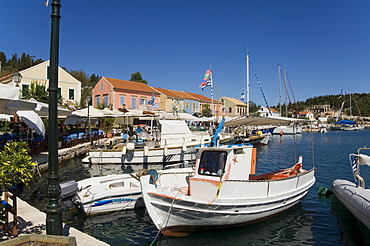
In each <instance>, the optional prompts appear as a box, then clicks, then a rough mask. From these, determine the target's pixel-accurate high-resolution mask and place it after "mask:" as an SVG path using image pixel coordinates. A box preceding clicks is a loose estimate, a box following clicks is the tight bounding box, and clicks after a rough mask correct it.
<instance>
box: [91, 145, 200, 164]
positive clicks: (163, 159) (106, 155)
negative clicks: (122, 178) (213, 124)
mask: <svg viewBox="0 0 370 246" xmlns="http://www.w3.org/2000/svg"><path fill="white" fill-rule="evenodd" d="M195 156H196V149H195V146H192V147H188V148H186V150H184V149H183V148H182V147H171V148H167V149H166V150H165V149H164V148H156V149H150V150H148V152H147V153H145V151H144V149H135V150H133V151H127V152H126V153H125V154H122V151H121V150H107V149H105V150H104V149H101V150H90V151H89V153H88V156H87V157H86V158H85V159H84V162H85V163H86V162H88V163H91V164H104V163H110V164H175V163H184V162H191V161H194V160H195Z"/></svg>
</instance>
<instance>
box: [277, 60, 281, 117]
mask: <svg viewBox="0 0 370 246" xmlns="http://www.w3.org/2000/svg"><path fill="white" fill-rule="evenodd" d="M280 73H281V68H280V64H279V65H278V90H279V105H280V116H282V111H281V110H282V107H281V83H280Z"/></svg>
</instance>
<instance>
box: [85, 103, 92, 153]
mask: <svg viewBox="0 0 370 246" xmlns="http://www.w3.org/2000/svg"><path fill="white" fill-rule="evenodd" d="M90 100H91V96H87V97H86V104H87V124H88V125H89V138H90V144H91V146H93V145H94V143H93V142H92V138H91V117H90Z"/></svg>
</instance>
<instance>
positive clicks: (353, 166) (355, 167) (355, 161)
mask: <svg viewBox="0 0 370 246" xmlns="http://www.w3.org/2000/svg"><path fill="white" fill-rule="evenodd" d="M352 171H353V172H356V171H357V157H355V159H354V160H353V162H352Z"/></svg>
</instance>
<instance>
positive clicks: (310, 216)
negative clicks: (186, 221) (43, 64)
mask: <svg viewBox="0 0 370 246" xmlns="http://www.w3.org/2000/svg"><path fill="white" fill-rule="evenodd" d="M364 146H370V130H363V131H358V132H349V131H348V132H339V131H329V132H328V133H325V134H320V133H303V134H300V135H297V136H292V135H283V136H282V137H280V136H275V135H274V136H273V137H272V138H271V141H270V143H269V144H268V145H266V146H258V148H257V172H258V173H261V172H266V171H273V170H276V169H281V168H286V167H289V166H292V165H294V164H295V161H294V160H296V159H297V158H298V156H303V168H305V169H310V168H311V167H312V166H313V164H314V166H315V168H316V174H315V176H316V183H315V184H314V186H313V187H312V188H311V189H310V191H309V193H308V194H307V196H306V197H304V198H303V199H302V201H301V202H300V203H299V204H298V205H297V206H295V207H294V208H292V209H290V210H288V211H286V212H285V213H283V214H281V215H279V216H277V217H275V218H272V219H270V220H267V221H263V222H261V223H258V224H255V225H250V226H245V227H240V228H234V229H227V230H217V231H204V232H197V233H194V234H191V235H189V236H187V237H184V238H173V237H162V238H160V240H159V242H158V243H157V244H158V245H184V244H185V243H186V244H189V245H302V244H303V245H314V244H315V245H366V244H367V245H370V231H369V230H368V229H367V228H365V227H364V226H363V225H362V224H361V222H359V221H358V220H357V219H356V218H355V217H354V216H353V215H351V213H350V212H349V211H348V210H347V209H346V208H344V207H343V205H342V204H341V203H340V202H339V201H336V199H334V198H333V199H332V197H322V196H319V195H318V193H317V190H318V188H319V187H320V186H324V187H326V188H330V186H331V183H332V182H333V181H334V180H335V179H337V178H341V179H348V180H353V175H352V172H351V168H350V164H349V159H348V155H349V154H350V153H354V152H355V151H356V150H357V148H360V147H364ZM142 168H149V169H150V168H154V169H161V168H162V165H153V166H148V167H145V166H143V165H142V166H129V165H105V166H104V165H91V166H89V165H84V164H82V161H81V158H75V159H74V160H70V161H65V162H63V163H62V165H61V166H60V169H59V173H60V180H61V181H65V180H70V179H74V180H76V181H78V180H81V179H85V178H88V177H91V176H101V175H107V174H120V173H131V172H132V171H134V172H136V171H137V170H140V169H142ZM368 169H369V170H365V168H364V172H363V173H362V175H363V176H364V177H365V178H366V177H368V178H370V168H368ZM38 182H39V185H37V186H38V187H37V189H36V191H34V192H33V193H31V194H32V199H28V200H27V199H25V200H26V201H27V202H29V203H30V204H32V205H34V206H35V207H37V208H39V209H40V210H43V209H44V207H45V204H46V203H47V195H46V188H47V187H46V185H45V184H46V182H47V175H45V176H44V177H42V178H40V179H39V180H38ZM367 185H368V184H367ZM22 199H23V198H22ZM63 219H64V221H65V222H66V223H67V224H69V225H70V226H73V227H75V228H77V229H79V230H81V231H83V232H85V233H87V234H90V235H92V236H94V237H96V238H98V239H99V240H101V241H104V242H106V243H108V244H110V245H149V244H150V243H151V242H152V241H153V240H154V238H155V237H156V235H157V232H158V231H157V229H156V228H155V226H154V224H153V223H152V222H151V219H150V217H149V216H148V214H147V213H146V212H145V210H142V211H120V212H116V213H111V214H105V215H96V216H92V217H87V218H85V217H84V216H83V215H81V214H80V213H78V212H77V211H69V212H67V213H65V214H64V215H63Z"/></svg>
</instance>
